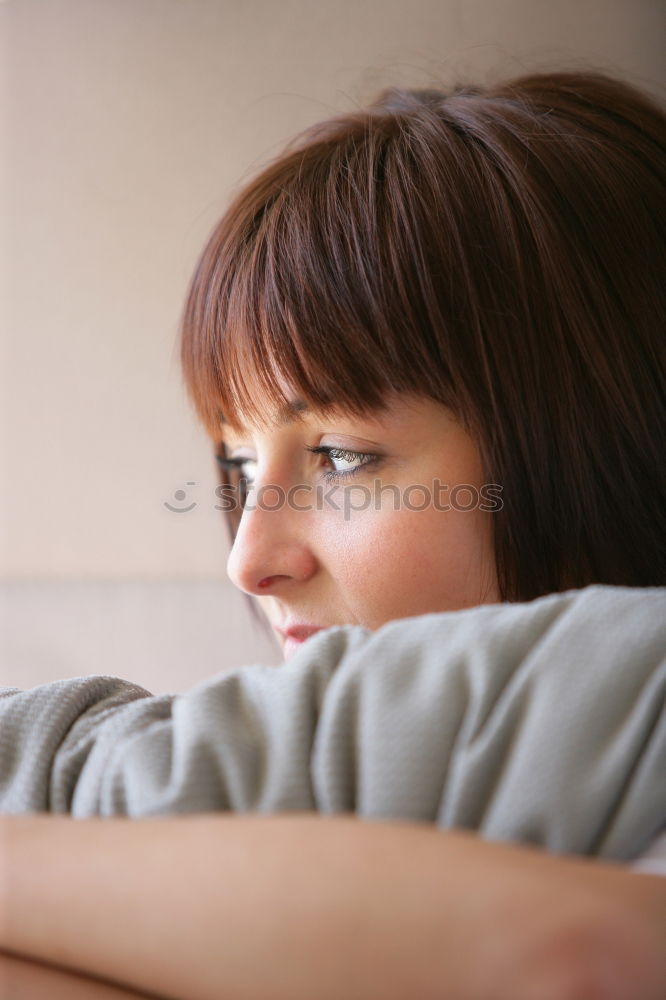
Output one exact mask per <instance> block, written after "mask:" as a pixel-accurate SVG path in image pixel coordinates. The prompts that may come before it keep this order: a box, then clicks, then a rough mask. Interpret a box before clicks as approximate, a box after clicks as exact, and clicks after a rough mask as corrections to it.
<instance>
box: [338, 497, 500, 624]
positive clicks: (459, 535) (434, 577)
mask: <svg viewBox="0 0 666 1000" xmlns="http://www.w3.org/2000/svg"><path fill="white" fill-rule="evenodd" d="M416 505H418V501H416ZM490 516H491V515H489V514H487V513H483V512H480V511H478V510H470V511H457V510H451V511H442V510H437V509H435V508H433V507H432V506H430V507H428V508H426V509H424V510H408V509H400V510H397V511H394V510H393V509H391V508H384V509H382V510H379V511H371V510H366V511H362V512H358V513H353V514H352V515H351V516H350V518H349V520H348V521H346V522H345V521H344V520H339V521H338V523H337V524H336V525H335V530H334V531H331V532H330V534H329V533H328V532H326V534H327V536H328V537H327V541H326V543H325V546H324V547H325V549H326V552H327V553H328V555H329V558H328V559H327V562H328V566H327V569H328V572H329V574H330V576H331V577H332V578H333V579H334V580H335V584H336V587H337V588H338V589H339V591H340V592H341V593H344V594H345V596H346V603H347V606H348V608H349V610H350V612H352V613H353V615H354V617H355V619H356V620H357V621H360V622H362V623H363V624H365V625H367V626H368V627H370V628H377V627H379V625H381V624H383V623H384V622H386V621H390V620H391V619H393V618H405V617H410V616H413V615H418V614H427V613H429V612H433V611H445V610H453V609H456V608H464V607H470V606H474V605H476V604H480V603H483V601H484V600H486V599H489V600H492V599H495V591H494V589H493V583H494V567H493V558H492V534H491V528H492V525H491V522H490ZM330 527H331V526H330V525H329V528H330ZM331 556H332V557H333V558H330V557H331Z"/></svg>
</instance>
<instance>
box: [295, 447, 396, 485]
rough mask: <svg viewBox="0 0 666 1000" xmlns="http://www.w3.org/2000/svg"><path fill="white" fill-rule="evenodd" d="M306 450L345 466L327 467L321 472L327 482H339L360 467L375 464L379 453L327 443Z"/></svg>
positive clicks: (353, 473)
mask: <svg viewBox="0 0 666 1000" xmlns="http://www.w3.org/2000/svg"><path fill="white" fill-rule="evenodd" d="M306 451H310V452H312V453H313V454H314V455H326V457H327V458H328V459H330V460H331V461H337V462H342V463H344V464H346V465H347V468H342V469H332V470H331V469H329V470H327V471H326V472H322V476H323V478H324V479H325V480H327V481H328V482H339V481H340V480H342V479H349V478H350V477H351V476H355V475H356V473H357V472H360V470H361V469H365V468H367V467H368V466H372V465H376V464H377V463H378V462H379V455H371V454H369V453H367V452H364V451H350V450H349V449H348V448H333V447H330V446H328V445H318V446H317V447H316V448H306ZM350 466H351V468H350Z"/></svg>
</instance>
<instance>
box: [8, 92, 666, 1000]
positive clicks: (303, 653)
mask: <svg viewBox="0 0 666 1000" xmlns="http://www.w3.org/2000/svg"><path fill="white" fill-rule="evenodd" d="M664 121H665V119H664V115H663V112H662V111H661V110H660V109H659V108H658V107H657V106H656V105H655V104H654V103H653V102H652V101H650V100H649V99H647V98H646V97H645V96H643V95H641V94H639V93H638V92H636V91H635V90H633V89H632V88H630V87H628V86H626V85H625V84H622V83H620V82H619V81H614V80H611V79H608V78H606V77H602V76H598V75H594V74H582V73H581V74H550V75H538V76H532V77H524V78H522V79H519V80H515V81H511V82H509V83H506V84H503V85H499V86H496V87H493V88H489V89H487V90H485V91H482V90H480V89H479V90H477V89H472V88H462V89H457V90H455V91H454V92H452V93H451V94H448V95H444V94H443V93H439V92H436V91H411V92H409V91H397V90H390V91H387V92H385V93H384V94H382V95H380V97H379V98H378V99H377V101H376V102H375V103H374V104H373V105H371V106H370V107H369V108H368V109H365V110H361V111H358V112H353V113H351V114H347V115H343V116H340V117H339V118H337V119H334V120H332V121H329V122H324V123H321V124H320V125H317V126H315V127H314V128H313V129H310V130H308V131H307V132H306V133H305V134H304V135H303V136H302V137H300V138H299V139H298V140H296V141H295V142H294V143H293V144H292V146H291V147H290V148H288V150H287V151H286V152H285V154H284V155H282V156H281V157H279V158H278V159H277V160H276V161H275V162H274V163H273V164H271V165H270V166H269V167H268V168H267V169H266V170H264V171H263V172H262V173H261V174H260V175H259V176H258V177H257V178H256V179H255V180H254V181H252V182H251V183H250V184H249V185H247V187H246V188H244V189H243V190H242V191H241V192H240V193H239V194H238V196H237V197H236V199H235V200H234V201H233V203H232V205H231V206H230V208H229V210H228V212H227V213H226V214H225V217H224V219H223V220H222V222H221V223H220V225H219V226H218V227H217V229H216V230H215V232H214V233H213V235H212V237H211V239H210V241H209V243H208V246H207V248H206V249H205V251H204V253H203V256H202V258H201V261H200V263H199V265H198V268H197V271H196V274H195V276H194V280H193V283H192V287H191V289H190V294H189V297H188V301H187V306H186V310H185V316H184V325H183V340H182V359H183V368H184V373H185V379H186V384H187V387H188V390H189V392H190V393H191V396H192V399H193V401H194V404H195V406H196V409H197V412H198V414H199V416H200V417H201V419H202V421H203V423H204V425H205V426H206V428H207V429H208V431H209V433H210V434H211V436H212V438H213V441H214V443H215V445H216V447H217V452H218V457H219V459H220V463H221V469H222V474H223V479H222V484H221V489H220V491H219V499H220V500H221V504H220V507H221V509H223V510H225V511H226V514H227V516H228V517H229V523H230V527H231V532H232V538H233V540H234V544H233V547H232V550H231V554H230V559H229V565H228V571H229V574H230V576H231V578H232V580H233V581H234V583H235V584H236V585H237V586H238V587H240V588H241V589H242V590H243V591H245V592H246V593H247V594H249V595H251V598H252V599H254V601H255V602H257V603H258V604H259V606H260V608H261V610H262V612H263V613H264V614H265V616H266V618H267V619H268V620H269V621H270V622H271V624H272V625H273V626H274V627H275V628H276V629H277V630H278V633H279V634H280V635H281V636H282V638H283V639H284V642H285V655H286V656H287V657H288V658H289V663H288V665H287V666H286V667H285V669H284V671H278V672H275V671H269V670H267V669H263V668H259V667H255V668H243V669H241V670H240V671H235V672H232V674H230V675H228V676H226V677H224V678H222V679H215V681H214V682H211V685H210V686H205V685H204V686H202V687H201V688H200V689H198V690H197V691H194V692H191V693H189V694H188V695H187V696H186V697H184V698H182V699H180V700H176V701H174V699H172V698H170V697H165V698H162V699H159V698H158V699H154V698H149V697H147V692H143V691H141V689H137V688H135V687H133V686H131V685H128V684H127V683H126V682H120V681H115V680H114V679H109V678H95V679H88V680H86V681H83V682H82V681H72V682H63V684H67V683H69V687H68V689H67V691H66V690H65V688H64V687H60V688H54V687H53V686H46V687H47V688H48V690H45V691H41V692H38V693H37V694H34V693H30V692H28V693H23V692H15V691H11V692H8V693H7V697H6V699H5V704H6V706H9V707H11V708H12V711H13V716H12V718H13V719H19V722H12V723H9V722H8V723H7V724H8V725H12V726H13V729H12V730H11V734H12V740H13V741H14V747H18V748H19V751H16V750H14V751H13V754H14V755H13V757H12V758H11V761H12V763H11V766H10V765H5V773H6V774H9V777H8V778H6V780H5V786H4V798H3V799H2V803H3V806H4V809H5V811H14V812H20V811H27V810H28V811H29V810H33V811H35V810H44V809H47V810H48V809H50V810H51V811H56V812H58V811H59V812H71V813H73V814H74V815H75V816H79V817H92V816H97V815H106V816H110V815H114V816H117V815H119V814H124V815H129V816H134V817H146V816H155V815H164V814H165V813H169V812H178V811H184V812H198V813H203V814H204V815H199V816H196V817H189V818H183V817H181V818H178V819H170V820H162V821H161V822H159V823H157V824H156V823H150V822H148V821H145V822H139V823H137V822H136V821H132V820H126V819H125V820H122V819H117V820H116V821H115V822H114V823H112V824H103V823H99V821H98V820H94V819H85V820H84V821H82V822H80V823H75V824H72V823H71V820H69V819H63V818H55V817H16V816H15V817H10V818H7V819H6V820H5V821H4V824H5V825H4V830H3V834H4V836H5V844H6V854H7V857H8V859H9V861H10V863H11V864H12V876H11V881H10V885H9V889H8V893H7V895H6V897H5V899H4V903H5V912H6V913H8V914H9V917H8V918H7V926H6V928H5V930H4V931H3V934H2V936H1V937H0V944H2V945H4V947H5V948H7V949H9V950H15V951H16V952H18V953H20V954H23V955H25V956H31V957H34V958H38V959H39V958H41V959H44V960H47V961H53V962H60V963H62V964H63V965H67V966H71V967H74V968H78V969H79V970H82V971H84V972H87V973H90V974H98V975H102V976H107V977H109V978H113V977H114V976H115V978H117V979H118V980H119V981H121V982H123V983H126V984H129V985H131V986H134V987H136V988H143V989H149V990H152V991H155V992H157V993H159V994H160V995H163V996H169V997H180V996H187V997H188V998H198V997H211V998H212V997H218V996H221V995H224V996H228V997H243V998H245V997H258V996H262V997H263V996H271V997H272V998H281V997H285V998H290V1000H296V998H298V997H301V996H302V997H306V996H307V997H309V996H312V995H317V996H319V997H328V996H330V997H340V996H346V995H354V996H368V997H375V996H382V997H404V996H418V997H420V998H426V997H434V996H442V995H446V996H455V997H458V998H466V997H479V996H482V997H493V998H497V1000H500V998H504V997H506V998H507V1000H508V998H511V1000H519V998H520V997H525V998H532V997H536V996H544V997H551V996H552V997H557V998H566V997H570V996H571V997H574V996H586V997H591V996H603V997H606V996H609V997H610V996H613V997H615V996H617V997H627V998H629V997H632V998H634V997H636V996H641V997H645V998H646V1000H650V998H652V997H654V998H655V1000H657V998H658V997H660V996H661V993H662V987H663V979H664V976H666V969H665V968H664V962H663V957H662V955H661V950H660V946H661V943H662V939H663V930H664V926H665V924H666V890H665V888H664V887H665V886H666V882H664V881H663V880H662V879H661V878H659V877H657V876H655V875H650V874H645V873H643V872H636V871H632V870H631V869H630V868H629V867H628V866H627V865H625V866H622V865H620V864H618V863H617V862H618V861H625V862H635V860H636V859H637V858H638V857H639V856H640V855H641V854H643V853H644V852H645V851H646V849H648V848H649V846H650V842H651V841H653V840H655V839H656V837H657V835H658V834H659V833H660V830H661V829H662V827H663V823H664V820H665V819H666V812H665V803H664V801H663V793H662V792H661V791H660V789H659V785H658V778H659V774H660V767H662V770H661V773H662V774H663V760H664V758H663V753H664V723H663V716H662V717H660V714H659V712H660V707H661V702H660V699H663V690H664V677H663V666H664V661H663V643H664V633H663V627H662V626H661V623H660V621H659V617H660V612H663V607H664V591H663V589H662V588H663V587H664V585H665V584H666V567H665V564H664V545H663V542H664V522H663V511H664V509H665V504H664V500H665V496H664V492H665V489H664V475H663V467H662V466H663V463H662V460H661V459H662V455H661V449H660V444H661V441H660V433H661V428H662V427H663V426H664V393H663V386H664V354H663V346H662V345H663V318H664V282H663V274H662V266H663V265H662V263H661V261H662V260H663V230H662V229H661V228H660V220H661V219H662V218H663V207H664V191H665V188H666V183H665V170H664V166H665V165H664V146H665V143H664V138H665V130H664ZM442 612H447V613H446V614H442ZM313 632H317V633H319V634H316V635H314V636H312V633H313ZM627 635H629V636H630V637H631V641H630V642H627ZM572 651H573V652H572ZM629 667H630V668H631V669H629ZM67 692H69V694H70V695H71V697H69V700H66V698H65V695H66V694H67ZM211 705H212V706H213V707H212V708H211ZM53 713H55V714H56V715H57V716H58V720H59V723H58V724H59V726H60V728H59V729H56V728H54V723H53V722H52V714H53ZM447 713H448V714H447ZM8 715H9V713H8V712H7V713H5V716H6V717H8ZM38 718H39V719H40V720H41V731H40V733H36V729H37V726H36V720H37V719H38ZM415 720H418V725H419V727H420V728H419V729H418V730H416V729H415ZM4 721H5V720H4V718H3V724H4ZM565 726H566V729H565V730H564V733H563V732H562V730H563V727H565ZM195 731H196V734H197V735H196V739H194V742H190V744H189V750H187V748H186V750H183V744H184V743H185V744H187V743H188V740H189V738H190V737H189V736H187V734H192V733H193V732H195ZM202 733H204V734H208V735H204V736H202ZM257 733H260V734H261V735H260V737H258V736H257V735H256V734H257ZM627 733H629V734H632V735H631V739H630V738H629V737H628V736H627ZM184 734H185V735H184ZM181 737H182V738H181ZM197 741H198V742H197ZM220 742H223V743H225V746H224V747H223V748H222V749H220ZM36 745H38V747H39V751H38V752H36V751H34V746H36ZM192 746H195V747H196V752H195V751H192ZM31 754H32V756H31ZM211 761H212V764H211ZM316 808H319V809H320V810H321V811H323V812H350V811H352V812H353V811H356V812H358V813H359V814H360V815H364V816H366V817H370V818H372V817H379V818H384V819H390V820H392V822H388V823H386V822H385V823H379V824H371V823H359V821H358V820H357V819H353V818H345V817H339V816H338V817H335V818H330V817H329V818H327V819H325V820H324V819H321V818H318V817H317V816H315V815H306V814H305V813H306V812H307V810H309V809H316ZM224 809H227V810H228V809H233V810H237V811H242V812H247V811H250V810H252V811H255V810H258V811H262V812H280V811H282V812H284V811H287V810H292V811H295V812H297V813H298V815H296V816H293V815H292V816H273V817H261V818H260V817H242V818H241V817H233V818H230V817H224V816H219V815H218V816H214V815H212V813H213V811H215V810H224ZM424 819H425V820H426V821H428V822H429V825H428V826H424V825H423V824H422V823H421V824H420V825H418V824H416V823H412V824H408V823H405V822H401V821H404V820H413V821H414V820H424ZM433 820H434V821H436V823H437V825H438V826H440V827H445V828H446V829H445V830H444V831H442V830H441V829H440V830H437V829H434V828H433V827H432V825H431V823H432V821H433ZM475 831H476V833H475ZM479 834H480V836H479ZM497 840H510V841H513V844H512V845H507V844H500V843H497V842H493V841H497ZM530 845H533V846H530ZM558 854H559V855H561V856H556V855H558ZM562 855H565V856H562ZM575 855H578V857H575ZM104 858H108V862H109V863H108V865H106V864H105V863H103V860H102V859H104ZM119 870H122V871H124V872H126V873H127V874H126V878H127V879H130V880H131V884H132V887H133V889H132V897H131V907H130V908H129V909H128V907H127V906H126V883H125V882H124V881H123V882H122V883H120V882H119V879H118V876H117V873H118V871H119ZM180 872H183V873H185V872H186V877H185V875H183V879H182V883H181V881H180V879H179V873H180ZM222 887H224V889H226V893H223V892H222ZM65 890H66V891H67V892H68V893H70V896H71V902H70V903H68V905H67V906H66V907H64V908H63V907H62V905H61V903H60V902H59V900H60V899H61V898H62V893H63V892H64V891H65ZM546 900H548V903H547V905H546V906H544V902H545V901H546ZM36 913H39V914H40V918H39V919H37V918H36V917H35V914H36ZM55 915H57V924H58V926H57V927H54V926H53V922H54V917H55ZM91 926H92V927H94V929H91ZM259 963H260V964H259ZM23 972H25V973H26V975H29V974H30V970H29V969H27V970H25V969H24V970H22V971H21V972H20V974H23Z"/></svg>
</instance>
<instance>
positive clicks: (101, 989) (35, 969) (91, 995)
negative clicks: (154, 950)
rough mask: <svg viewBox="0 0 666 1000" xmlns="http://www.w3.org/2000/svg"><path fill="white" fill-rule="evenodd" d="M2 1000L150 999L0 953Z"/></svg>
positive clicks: (149, 999)
mask: <svg viewBox="0 0 666 1000" xmlns="http://www.w3.org/2000/svg"><path fill="white" fill-rule="evenodd" d="M0 996H2V1000H152V997H154V994H153V995H152V997H149V995H148V994H147V993H136V992H135V991H134V990H126V989H124V988H123V987H120V986H113V985H112V984H111V983H104V982H102V981H101V980H97V979H91V978H90V977H89V976H82V975H79V974H78V973H75V972H68V971H67V970H65V969H57V968H54V967H52V966H49V965H43V964H42V963H40V962H33V961H31V960H30V959H23V958H17V957H16V956H12V955H3V954H0Z"/></svg>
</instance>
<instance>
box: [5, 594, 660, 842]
mask: <svg viewBox="0 0 666 1000" xmlns="http://www.w3.org/2000/svg"><path fill="white" fill-rule="evenodd" d="M665 623H666V588H643V589H639V588H620V587H607V586H601V585H594V586H591V587H587V588H585V589H583V590H574V591H567V592H565V593H559V594H551V595H548V596H547V597H543V598H539V599H537V600H535V601H531V602H528V603H524V604H500V605H483V606H480V607H477V608H470V609H467V610H463V611H454V612H442V613H438V614H429V615H423V616H419V617H415V618H406V619H400V620H396V621H392V622H389V623H388V624H386V625H384V626H383V627H381V628H380V629H378V630H377V631H375V632H369V631H368V630H366V629H364V628H362V627H361V626H337V627H335V628H331V629H327V630H325V631H322V632H319V633H317V634H316V635H314V636H313V637H311V638H310V639H309V640H308V641H307V642H306V643H304V644H303V645H302V646H301V648H300V649H299V650H298V651H297V652H296V654H294V656H293V657H292V658H291V659H290V660H289V661H288V663H286V664H285V665H284V666H282V667H278V668H276V667H266V666H261V665H252V666H246V667H241V668H238V669H235V670H231V671H228V672H226V673H224V674H220V675H217V676H215V677H213V678H211V679H210V680H208V681H206V682H204V683H203V684H200V685H198V686H197V687H195V688H193V689H192V690H190V691H189V692H187V693H186V694H182V695H165V696H152V695H150V694H149V693H148V692H147V691H145V690H143V689H142V688H139V687H137V686H136V685H133V684H130V683H129V682H128V681H124V680H121V679H119V678H114V677H82V678H75V679H71V680H66V681H58V682H55V683H53V684H46V685H42V686H40V687H37V688H34V689H32V690H29V691H20V690H18V689H5V690H4V691H3V692H2V697H0V810H1V811H4V812H14V813H17V812H30V811H44V810H47V811H52V812H59V813H71V814H72V815H73V816H75V817H91V816H116V815H126V816H133V817H147V816H157V815H167V814H172V813H185V812H207V811H213V810H234V811H238V812H247V811H258V812H266V813H268V812H279V811H286V810H299V811H302V810H319V811H321V812H324V813H333V812H355V813H357V814H358V815H360V816H363V817H366V818H374V819H404V820H415V821H423V822H432V823H436V824H437V825H439V826H440V827H442V828H451V827H458V828H465V829H470V830H476V831H478V832H479V833H480V834H482V835H483V836H486V837H488V838H489V839H498V840H515V841H522V842H527V843H531V844H534V845H537V846H542V847H545V848H547V849H549V850H551V851H554V852H563V853H576V854H592V855H597V856H601V857H606V858H609V859H617V860H628V859H631V858H635V857H638V856H639V855H640V853H641V852H642V851H644V850H645V849H646V848H647V846H648V844H649V843H650V841H651V840H652V839H653V838H654V837H655V836H656V834H657V833H658V831H659V830H661V829H662V828H663V827H664V824H665V823H666V784H665V782H664V775H665V774H666V720H665V717H664V696H665V692H666V652H665V650H666V624H665Z"/></svg>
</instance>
